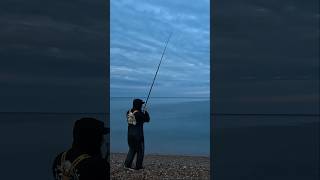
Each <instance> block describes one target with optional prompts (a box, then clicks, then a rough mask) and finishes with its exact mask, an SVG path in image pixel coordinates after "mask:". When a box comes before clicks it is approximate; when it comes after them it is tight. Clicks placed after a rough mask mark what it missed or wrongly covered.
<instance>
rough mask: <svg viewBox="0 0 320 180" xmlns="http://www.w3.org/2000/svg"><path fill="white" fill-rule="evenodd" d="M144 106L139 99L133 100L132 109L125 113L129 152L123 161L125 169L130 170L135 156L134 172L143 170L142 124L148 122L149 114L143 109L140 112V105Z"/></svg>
mask: <svg viewBox="0 0 320 180" xmlns="http://www.w3.org/2000/svg"><path fill="white" fill-rule="evenodd" d="M143 104H144V102H143V100H141V99H134V100H133V107H132V109H130V110H129V111H128V112H127V121H128V145H129V152H128V154H127V158H126V160H125V163H124V166H125V168H128V169H131V170H133V168H132V161H133V158H134V156H135V155H137V158H136V166H135V167H134V170H139V169H143V166H142V164H143V156H144V134H143V124H144V123H145V122H149V121H150V116H149V113H148V112H147V111H146V109H145V108H144V111H142V105H143Z"/></svg>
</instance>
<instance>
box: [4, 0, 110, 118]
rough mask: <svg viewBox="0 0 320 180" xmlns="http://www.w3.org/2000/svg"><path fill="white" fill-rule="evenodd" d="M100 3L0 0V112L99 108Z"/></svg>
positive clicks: (102, 87)
mask: <svg viewBox="0 0 320 180" xmlns="http://www.w3.org/2000/svg"><path fill="white" fill-rule="evenodd" d="M106 4H107V2H106V1H101V0H76V1H69V0H55V1H41V0H30V1H22V0H2V1H1V2H0V27H1V28H0V89H1V93H0V99H1V100H0V112H6V111H10V112H11V111H13V112H16V111H18V112H19V111H22V112H25V111H27V112H29V111H31V112H105V109H106V105H105V104H106V103H105V102H106V97H107V93H108V91H107V90H106V87H107V86H106V79H107V73H106V72H107V71H106V69H107V56H106V49H107V48H106V47H107V33H106V32H107V26H108V19H107V11H106V7H107V6H106Z"/></svg>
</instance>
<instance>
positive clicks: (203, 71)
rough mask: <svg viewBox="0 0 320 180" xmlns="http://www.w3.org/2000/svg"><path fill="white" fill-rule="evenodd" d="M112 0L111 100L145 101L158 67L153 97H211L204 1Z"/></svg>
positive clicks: (208, 46) (207, 10) (207, 24)
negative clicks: (130, 99)
mask: <svg viewBox="0 0 320 180" xmlns="http://www.w3.org/2000/svg"><path fill="white" fill-rule="evenodd" d="M193 2H194V1H186V0H175V1H172V0H161V1H150V0H138V1H135V0H112V1H111V47H110V48H111V49H110V52H111V65H110V70H111V77H110V78H111V84H110V86H111V96H112V97H134V96H135V97H138V96H139V97H145V96H146V95H147V93H148V90H149V88H150V85H151V83H152V79H153V76H154V74H155V71H156V69H157V65H158V63H159V61H160V58H161V53H162V51H163V48H164V42H165V41H166V39H167V38H168V36H169V34H170V33H171V32H173V35H172V38H171V40H170V42H169V45H168V48H167V51H166V54H165V57H164V60H163V62H162V64H161V67H160V70H159V73H158V76H157V79H156V82H155V85H154V88H153V91H152V96H153V97H177V96H178V97H194V96H196V97H199V96H200V97H209V94H210V77H209V76H210V22H209V21H210V10H209V9H210V6H209V1H208V0H200V1H197V2H196V3H193Z"/></svg>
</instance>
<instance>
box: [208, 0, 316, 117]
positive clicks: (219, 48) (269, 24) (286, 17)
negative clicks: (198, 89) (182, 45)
mask: <svg viewBox="0 0 320 180" xmlns="http://www.w3.org/2000/svg"><path fill="white" fill-rule="evenodd" d="M212 10H213V11H212V13H213V15H212V17H214V18H213V19H214V21H213V24H212V31H211V32H212V33H213V34H212V36H213V37H214V39H213V41H212V42H211V43H212V44H211V45H212V46H214V47H215V48H214V52H215V54H213V57H214V58H213V60H214V64H213V67H212V69H211V70H212V71H213V77H214V78H215V79H214V80H213V83H214V84H215V86H214V87H215V88H214V90H213V93H214V94H215V96H214V97H213V98H214V99H215V103H216V106H215V107H214V108H215V111H216V112H227V113H319V108H320V107H319V17H320V15H319V1H318V0H308V1H302V0H282V1H277V0H269V1H264V0H241V1H239V0H223V1H222V0H220V1H219V0H218V1H215V8H214V9H212Z"/></svg>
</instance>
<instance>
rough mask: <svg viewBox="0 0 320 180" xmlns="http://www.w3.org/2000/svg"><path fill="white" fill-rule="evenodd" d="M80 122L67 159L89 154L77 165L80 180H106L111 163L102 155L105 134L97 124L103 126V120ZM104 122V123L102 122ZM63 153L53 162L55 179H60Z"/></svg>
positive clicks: (83, 120)
mask: <svg viewBox="0 0 320 180" xmlns="http://www.w3.org/2000/svg"><path fill="white" fill-rule="evenodd" d="M79 122H80V123H78V124H77V122H76V124H75V127H74V130H73V144H72V147H71V149H69V150H68V151H67V154H66V156H65V159H66V160H68V161H70V162H73V161H74V160H75V159H76V158H77V157H79V156H80V155H83V154H87V155H89V156H90V157H89V158H87V159H84V160H82V161H81V162H80V163H79V164H78V165H77V166H76V171H77V174H78V175H79V180H106V179H109V175H110V170H109V163H108V162H107V160H106V159H105V158H103V157H102V153H101V146H102V141H103V134H102V133H101V132H100V129H99V128H97V127H95V126H97V125H99V126H103V125H102V124H103V123H102V122H98V121H97V120H93V119H88V118H87V119H85V118H84V119H82V120H81V121H79ZM101 123H102V124H101ZM62 154H63V152H62V153H60V154H59V155H58V156H57V157H56V158H55V159H54V162H53V165H52V171H53V176H54V178H55V180H60V179H59V177H58V174H59V173H60V171H59V168H58V166H60V164H61V157H62Z"/></svg>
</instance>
